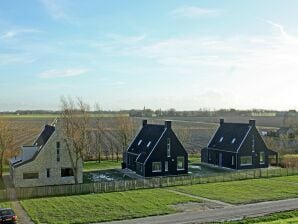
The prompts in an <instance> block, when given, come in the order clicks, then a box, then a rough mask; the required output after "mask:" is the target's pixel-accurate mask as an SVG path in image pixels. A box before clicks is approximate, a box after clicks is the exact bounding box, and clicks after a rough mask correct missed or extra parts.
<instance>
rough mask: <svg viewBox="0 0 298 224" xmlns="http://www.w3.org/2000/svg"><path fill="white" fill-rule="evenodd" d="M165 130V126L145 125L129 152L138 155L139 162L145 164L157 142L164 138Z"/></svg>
mask: <svg viewBox="0 0 298 224" xmlns="http://www.w3.org/2000/svg"><path fill="white" fill-rule="evenodd" d="M164 130H165V126H164V125H156V124H146V125H144V126H143V127H142V129H141V130H140V132H139V134H138V135H137V136H136V138H135V139H134V141H133V142H132V144H131V145H130V147H129V148H128V150H127V151H128V152H131V153H134V154H138V157H137V162H139V163H144V162H145V160H146V159H147V157H148V155H149V154H150V152H151V151H152V150H153V148H154V147H155V145H156V143H157V141H158V140H159V138H160V137H161V136H162V134H163V132H164ZM149 143H150V144H149Z"/></svg>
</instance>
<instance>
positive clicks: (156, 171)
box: [152, 162, 161, 173]
mask: <svg viewBox="0 0 298 224" xmlns="http://www.w3.org/2000/svg"><path fill="white" fill-rule="evenodd" d="M154 164H159V167H160V169H159V170H154V169H153V168H154ZM152 172H153V173H160V172H161V162H152Z"/></svg>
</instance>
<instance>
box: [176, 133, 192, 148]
mask: <svg viewBox="0 0 298 224" xmlns="http://www.w3.org/2000/svg"><path fill="white" fill-rule="evenodd" d="M177 135H178V137H179V140H180V142H181V143H182V145H183V146H184V147H185V146H186V144H187V143H189V140H190V130H189V128H180V129H178V130H177Z"/></svg>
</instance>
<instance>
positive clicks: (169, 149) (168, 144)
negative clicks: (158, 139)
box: [167, 138, 171, 157]
mask: <svg viewBox="0 0 298 224" xmlns="http://www.w3.org/2000/svg"><path fill="white" fill-rule="evenodd" d="M167 156H168V157H171V139H170V138H167Z"/></svg>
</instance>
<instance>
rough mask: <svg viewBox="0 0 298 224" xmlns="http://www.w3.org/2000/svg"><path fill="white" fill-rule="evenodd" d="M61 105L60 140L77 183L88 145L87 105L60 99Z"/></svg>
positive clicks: (78, 99)
mask: <svg viewBox="0 0 298 224" xmlns="http://www.w3.org/2000/svg"><path fill="white" fill-rule="evenodd" d="M61 104H62V122H61V130H62V133H63V134H62V138H63V141H64V143H65V146H66V149H67V151H68V153H69V156H70V160H71V165H72V169H73V173H74V178H75V183H76V184H77V183H78V166H79V162H80V160H83V155H84V152H85V150H86V148H87V145H88V144H89V142H88V138H87V129H88V125H89V120H90V113H89V105H88V104H86V103H84V102H83V101H82V99H80V98H77V99H76V100H73V99H72V98H67V99H66V98H61Z"/></svg>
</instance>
